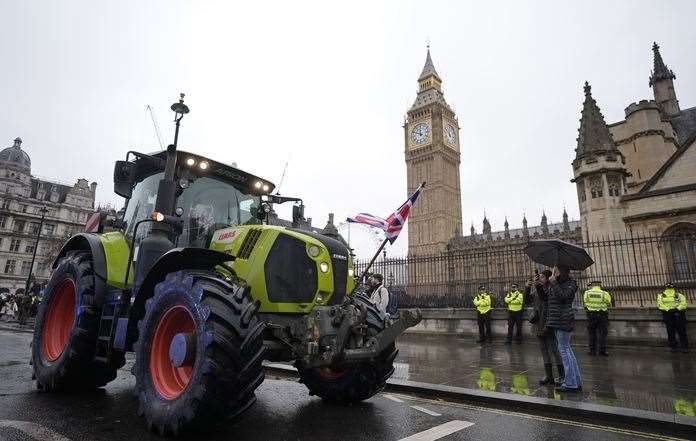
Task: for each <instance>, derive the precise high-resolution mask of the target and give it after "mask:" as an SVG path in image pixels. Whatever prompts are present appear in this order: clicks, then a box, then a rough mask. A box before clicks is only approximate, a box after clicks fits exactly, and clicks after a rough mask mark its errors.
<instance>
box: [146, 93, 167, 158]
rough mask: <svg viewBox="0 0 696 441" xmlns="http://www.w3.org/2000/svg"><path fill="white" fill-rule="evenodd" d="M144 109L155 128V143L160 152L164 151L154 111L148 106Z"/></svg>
mask: <svg viewBox="0 0 696 441" xmlns="http://www.w3.org/2000/svg"><path fill="white" fill-rule="evenodd" d="M145 108H146V109H147V110H148V111H149V112H150V119H152V125H153V126H154V128H155V135H157V142H159V145H160V150H164V143H163V142H162V132H160V128H159V123H158V122H157V117H156V116H155V110H154V109H153V108H152V106H150V105H149V104H148V105H147V106H145Z"/></svg>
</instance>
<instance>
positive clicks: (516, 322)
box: [507, 311, 524, 342]
mask: <svg viewBox="0 0 696 441" xmlns="http://www.w3.org/2000/svg"><path fill="white" fill-rule="evenodd" d="M523 314H524V311H508V333H507V341H512V333H513V331H514V332H515V340H517V341H518V342H521V341H522V315H523Z"/></svg>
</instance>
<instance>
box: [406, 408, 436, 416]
mask: <svg viewBox="0 0 696 441" xmlns="http://www.w3.org/2000/svg"><path fill="white" fill-rule="evenodd" d="M411 409H416V410H420V411H421V412H423V413H427V414H428V415H431V416H442V414H441V413H437V412H433V411H432V410H430V409H426V408H425V407H420V406H411Z"/></svg>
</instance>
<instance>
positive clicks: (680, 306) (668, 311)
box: [657, 283, 689, 353]
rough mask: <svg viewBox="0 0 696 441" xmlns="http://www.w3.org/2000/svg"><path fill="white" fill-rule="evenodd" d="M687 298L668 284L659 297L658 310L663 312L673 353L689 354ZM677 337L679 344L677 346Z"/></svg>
mask: <svg viewBox="0 0 696 441" xmlns="http://www.w3.org/2000/svg"><path fill="white" fill-rule="evenodd" d="M686 306H687V305H686V296H685V295H684V294H682V293H679V292H677V291H676V290H675V289H674V285H673V284H672V283H666V284H665V289H664V291H662V292H661V293H660V294H658V295H657V308H658V309H659V310H660V311H662V321H663V322H664V323H665V328H667V340H668V341H669V347H670V348H671V350H672V352H677V351H679V348H678V346H681V351H682V352H684V353H687V352H689V341H688V339H687V337H686ZM677 335H678V336H679V344H677V338H676V337H677Z"/></svg>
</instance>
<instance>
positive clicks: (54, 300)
mask: <svg viewBox="0 0 696 441" xmlns="http://www.w3.org/2000/svg"><path fill="white" fill-rule="evenodd" d="M75 297H76V289H75V282H74V281H73V280H72V279H65V280H63V281H62V282H60V285H58V287H57V288H56V289H55V290H54V291H53V295H52V296H51V300H49V302H48V309H47V310H46V316H45V319H44V325H43V335H42V336H41V351H42V352H43V357H44V359H46V360H48V361H56V360H58V357H60V356H61V354H62V353H63V351H64V350H65V348H66V347H67V346H68V341H69V340H70V334H71V333H72V329H73V326H75V316H76V315H75V307H76V304H77V303H76V302H77V301H76V299H75Z"/></svg>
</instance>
